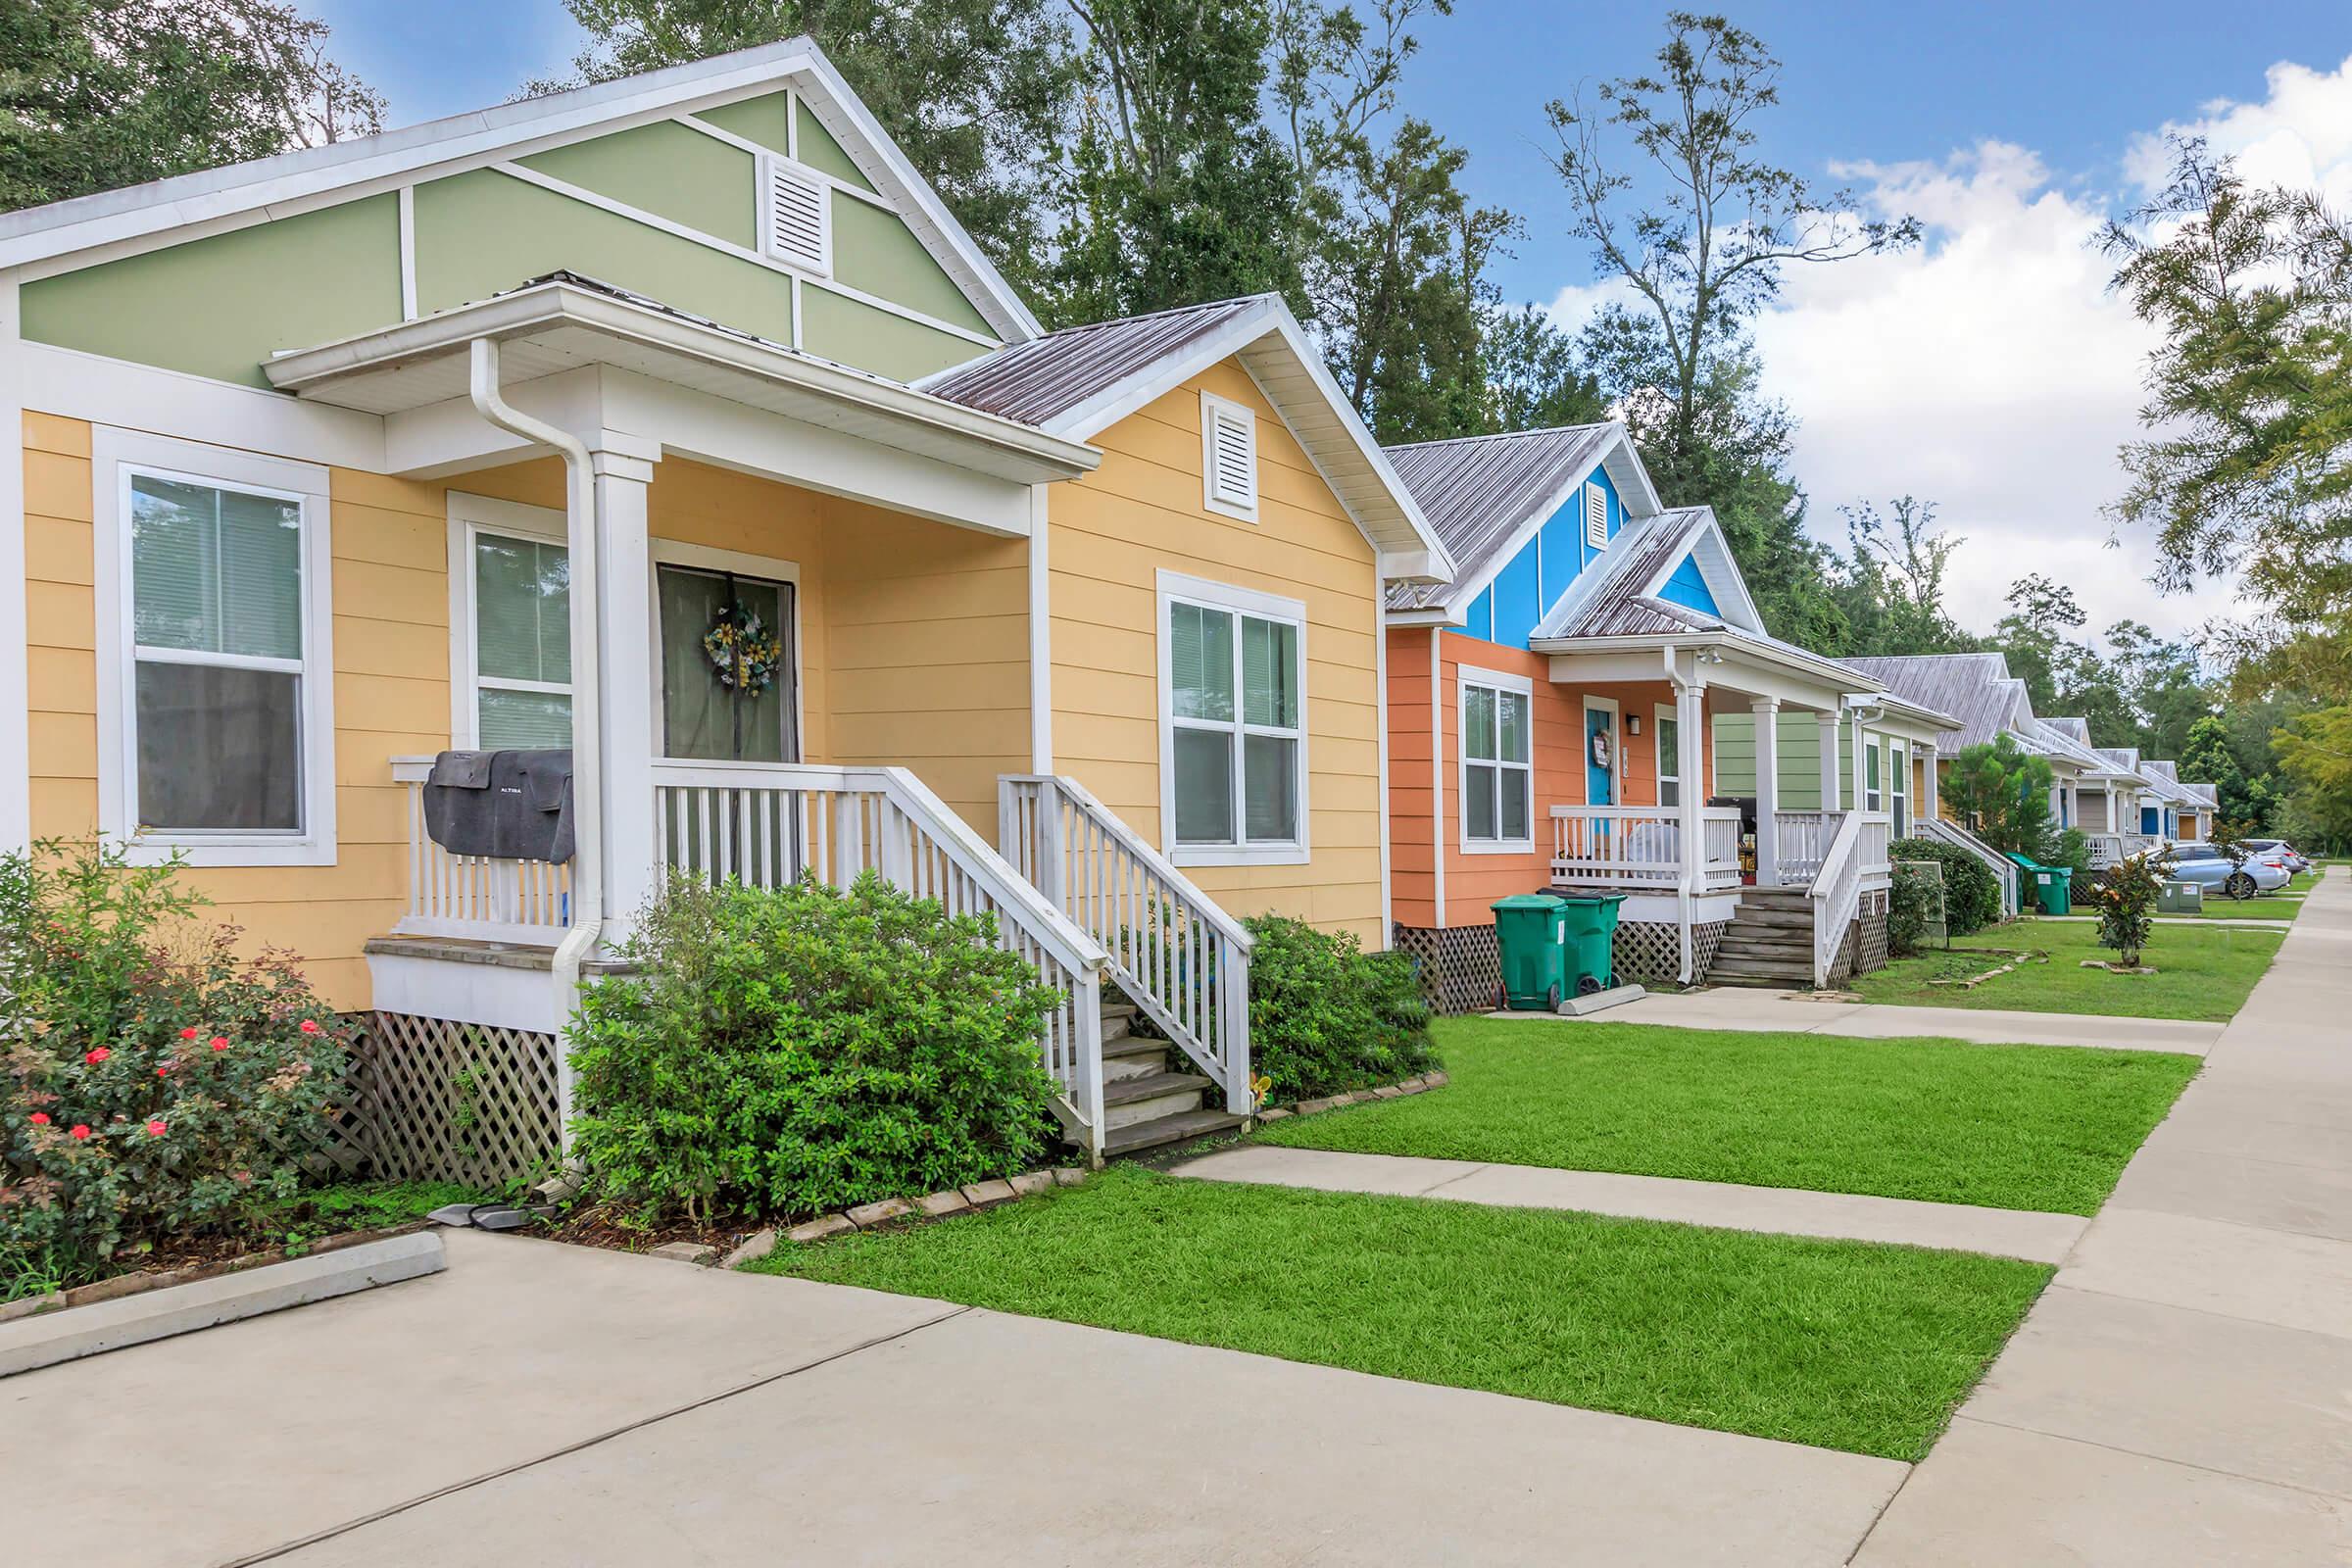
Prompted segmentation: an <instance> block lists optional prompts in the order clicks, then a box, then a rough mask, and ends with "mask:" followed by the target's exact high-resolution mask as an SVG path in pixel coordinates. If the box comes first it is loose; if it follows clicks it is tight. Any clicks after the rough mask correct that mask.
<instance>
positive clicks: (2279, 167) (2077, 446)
mask: <svg viewBox="0 0 2352 1568" xmlns="http://www.w3.org/2000/svg"><path fill="white" fill-rule="evenodd" d="M2164 131H2184V132H2188V133H2191V134H2200V135H2203V136H2204V137H2206V139H2207V140H2208V141H2209V142H2210V143H2211V144H2212V146H2213V148H2214V149H2215V150H2216V151H2217V152H2221V153H2225V154H2228V155H2230V156H2232V157H2234V158H2236V159H2237V160H2238V164H2239V168H2240V169H2241V170H2242V171H2243V172H2245V173H2246V174H2247V175H2248V176H2249V177H2250V178H2254V179H2257V180H2263V181H2278V182H2292V183H2294V184H2297V185H2301V186H2305V187H2310V186H2314V185H2317V186H2319V187H2320V188H2322V189H2324V190H2326V191H2327V193H2328V195H2329V196H2330V197H2331V198H2332V199H2334V200H2336V201H2338V202H2339V203H2342V204H2343V205H2347V206H2352V60H2347V61H2346V62H2345V63H2344V64H2343V65H2342V66H2340V67H2338V68H2337V69H2335V70H2332V71H2314V70H2311V69H2309V68H2307V67H2303V66H2296V65H2280V66H2277V67H2274V68H2273V69H2272V70H2271V72H2270V73H2269V76H2268V85H2267V95H2266V96H2265V98H2264V99H2263V100H2262V101H2261V102H2259V103H2243V104H2241V103H2230V102H2214V103H2209V104H2206V105H2204V106H2202V107H2200V108H2199V109H2198V111H2197V112H2196V115H2195V117H2194V118H2192V119H2190V120H2186V121H2182V122H2179V123H2173V124H2168V125H2167V126H2165V127H2163V128H2162V129H2161V130H2159V131H2156V132H2150V133H2148V134H2145V135H2142V136H2140V137H2137V138H2136V139H2135V140H2134V141H2133V142H2132V144H2131V152H2130V154H2129V155H2128V157H2127V158H2126V159H2125V162H2124V167H2123V169H2122V170H2121V171H2120V172H2117V171H2106V172H2094V179H2095V183H2097V184H2104V183H2106V182H2107V181H2108V180H2111V179H2114V178H2116V177H2118V175H2119V173H2120V177H2121V178H2122V179H2123V180H2125V181H2128V182H2130V184H2131V187H2133V189H2132V190H2131V192H2129V193H2127V194H2126V195H2123V196H2121V197H2118V198H2117V199H2116V200H2115V202H2114V204H2113V206H2112V208H2111V205H2110V203H2109V201H2108V200H2107V199H2106V198H2105V197H2104V196H2102V195H2100V194H2097V193H2095V192H2094V190H2093V189H2092V188H2090V187H2089V186H2086V185H2084V184H2081V183H2078V182H2076V181H2072V180H2062V179H2060V178H2058V177H2056V176H2055V175H2053V173H2052V172H2051V171H2050V170H2049V169H2048V168H2046V167H2045V166H2044V164H2043V162H2042V160H2041V159H2040V158H2039V157H2038V156H2037V155H2036V154H2034V152H2033V151H2031V150H2030V149H2027V148H2024V147H2020V146H2016V145H2014V144H2012V143H2008V142H2002V141H1998V140H1985V141H1982V142H1980V143H1978V144H1977V145H1976V146H1974V147H1971V148H1967V149H1963V150H1959V151H1955V152H1954V153H1952V154H1951V155H1950V156H1949V157H1948V158H1946V159H1944V160H1942V161H1941V162H1939V163H1910V164H1892V165H1876V164H1867V163H1865V164H1857V165H1855V166H1852V167H1850V168H1847V169H1844V170H1841V171H1839V172H1838V173H1839V177H1841V178H1844V179H1847V180H1850V181H1851V182H1853V184H1854V185H1855V186H1856V187H1857V188H1858V189H1859V190H1860V191H1861V192H1862V194H1863V197H1864V199H1865V200H1866V202H1868V203H1869V204H1870V205H1872V206H1873V207H1875V208H1877V209H1878V210H1880V211H1883V212H1886V213H1889V214H1892V213H1910V214H1912V215H1914V216H1916V217H1917V218H1919V220H1920V221H1921V222H1922V223H1923V224H1924V225H1925V227H1926V230H1927V241H1926V244H1925V245H1924V246H1922V247H1921V248H1919V249H1917V250H1914V251H1912V252H1910V253H1907V254H1903V255H1896V256H1882V257H1872V258H1869V259H1867V260H1863V261H1855V262H1845V263H1840V264H1838V265H1835V266H1828V267H1817V268H1801V269H1795V270H1791V271H1789V273H1788V275H1787V277H1786V279H1785V285H1784V296H1783V298H1782V300H1781V302H1780V304H1779V305H1778V306H1777V307H1776V308H1775V309H1774V310H1772V311H1770V312H1768V313H1766V315H1765V316H1763V317H1762V318H1761V319H1759V320H1758V322H1757V323H1756V339H1757V345H1758V348H1759V349H1760V351H1761V353H1762V356H1763V360H1764V366H1765V385H1766V388H1767V390H1768V391H1769V392H1770V393H1771V394H1772V395H1774V396H1776V397H1779V398H1781V399H1783V400H1785V401H1786V402H1787V403H1788V404H1789V408H1790V410H1791V411H1792V412H1793V413H1794V414H1795V415H1796V416H1797V417H1798V419H1799V420H1800V421H1801V423H1800V425H1799V429H1798V434H1797V450H1796V463H1795V471H1796V473H1797V476H1798V478H1799V479H1800V480H1801V481H1802V482H1803V483H1804V485H1805V487H1806V489H1807V491H1808V492H1809V494H1810V496H1811V498H1812V514H1811V520H1812V526H1813V529H1814V531H1815V532H1816V533H1817V534H1819V535H1820V536H1821V537H1823V538H1825V539H1835V540H1838V541H1839V542H1842V539H1843V532H1844V529H1843V521H1842V519H1841V518H1840V517H1839V516H1838V507H1840V506H1847V505H1853V504H1855V503H1858V502H1862V501H1874V502H1877V503H1879V504H1880V506H1881V508H1882V509H1884V507H1885V504H1886V503H1887V501H1888V500H1889V499H1891V498H1892V497H1894V496H1898V495H1902V494H1905V493H1909V494H1912V495H1916V496H1918V497H1920V498H1921V499H1923V500H1931V501H1934V502H1935V503H1936V506H1937V509H1938V513H1939V515H1940V519H1941V522H1942V525H1943V526H1944V527H1945V528H1947V529H1948V530H1950V531H1951V532H1953V533H1956V534H1961V535H1965V536H1966V538H1967V540H1968V542H1967V544H1966V545H1964V546H1963V547H1962V548H1961V549H1960V551H1959V552H1958V553H1957V554H1955V555H1954V556H1953V558H1952V564H1951V589H1952V593H1951V602H1952V604H1953V607H1954V609H1955V611H1956V613H1958V615H1959V618H1960V620H1961V622H1962V623H1963V624H1964V625H1967V626H1970V627H1972V628H1975V629H1979V630H1983V629H1986V628H1988V627H1989V626H1990V625H1991V623H1992V622H1993V621H1994V620H1995V619H1997V618H1998V617H1999V616H2000V614H2001V613H2002V612H2003V610H2004V608H2005V607H2004V606H2003V604H2002V595H2003V594H2004V593H2005V592H2006V591H2007V589H2008V586H2009V584H2010V583H2011V582H2012V581H2014V580H2015V579H2016V578H2018V577H2020V576H2022V575H2024V574H2025V573H2027V572H2029V571H2042V572H2046V573H2048V574H2049V575H2051V576H2054V577H2059V578H2061V579H2062V580H2065V581H2067V582H2069V583H2070V584H2072V585H2073V587H2074V588H2075V591H2076V594H2077V597H2078V598H2079V599H2081V601H2082V605H2083V608H2084V609H2085V610H2086V611H2087V612H2088V613H2089V614H2090V617H2091V625H2092V627H2093V628H2098V627H2103V626H2106V625H2108V624H2110V623H2112V622H2113V621H2115V620H2117V619H2119V618H2121V617H2124V616H2127V615H2129V616H2132V617H2135V618H2138V619H2142V620H2145V621H2147V622H2149V623H2150V624H2152V625H2154V626H2156V627H2157V628H2158V629H2160V630H2165V631H2173V632H2180V631H2185V630H2187V629H2189V628H2190V627H2193V626H2195V625H2196V624H2198V623H2199V622H2201V621H2203V620H2205V619H2207V618H2208V617H2210V616H2211V615H2213V614H2214V613H2217V612H2218V611H2221V610H2223V609H2224V608H2226V600H2225V595H2226V592H2227V589H2226V587H2225V586H2224V585H2215V587H2214V589H2213V590H2212V591H2210V592H2204V593H2199V594H2197V595H2194V596H2185V597H2184V596H2177V595H2176V596H2166V595H2159V594H2158V593H2157V592H2156V590H2155V589H2154V587H2153V586H2151V585H2150V584H2149V582H2148V581H2147V575H2148V557H2149V552H2150V544H2151V541H2150V539H2149V537H2148V535H2147V533H2146V532H2145V531H2144V530H2134V531H2132V532H2131V533H2130V534H2128V535H2126V536H2125V537H2123V539H2122V540H2121V542H2120V547H2119V548H2109V540H2110V537H2111V535H2112V533H2113V530H2112V528H2111V526H2110V524H2109V523H2108V521H2107V519H2106V518H2105V517H2104V515H2102V508H2104V507H2105V506H2106V505H2107V504H2108V503H2109V502H2111V501H2113V500H2114V499H2115V498H2116V497H2117V496H2118V495H2120V494H2121V493H2122V491H2123V489H2124V486H2125V482H2126V481H2125V476H2124V472H2123V469H2122V467H2121V466H2120V465H2119V464H2118V462H2117V456H2116V454H2117V449H2118V447H2119V446H2121V445H2122V444H2123V443H2124V442H2125V441H2128V440H2131V439H2132V438H2133V437H2134V436H2136V435H2137V434H2138V433H2139V421H2138V412H2137V411H2138V408H2139V404H2140V401H2141V394H2140V387H2139V377H2140V373H2141V370H2142V368H2143V367H2144V363H2145V359H2146V356H2147V353H2148V351H2149V350H2150V348H2152V347H2153V346H2154V340H2153V338H2152V336H2151V335H2150V333H2149V332H2148V331H2147V329H2146V328H2144V327H2143V326H2142V325H2141V324H2140V323H2139V322H2138V321H2137V320H2136V319H2133V317H2132V316H2131V311H2130V310H2129V309H2128V308H2127V307H2126V306H2125V304H2124V303H2123V301H2121V300H2120V299H2118V298H2116V297H2115V296H2114V295H2112V294H2110V293H2109V292H2108V291H2107V287H2106V284H2107V279H2108V276H2109V274H2110V272H2111V270H2112V265H2111V264H2110V262H2109V261H2108V260H2107V258H2105V257H2104V256H2102V255H2101V254H2100V253H2099V252H2098V250H2097V249H2096V247H2095V245H2094V244H2093V240H2094V238H2095V236H2096V234H2097V233H2098V230H2099V227H2100V225H2101V224H2102V223H2103V222H2105V221H2107V219H2108V217H2109V216H2110V214H2111V211H2113V212H2116V213H2121V212H2122V211H2124V210H2125V209H2127V208H2128V207H2129V206H2130V205H2131V203H2132V202H2134V201H2136V200H2138V199H2139V198H2140V197H2141V196H2142V195H2144V194H2146V193H2148V192H2151V191H2153V190H2154V189H2155V188H2156V187H2157V186H2159V185H2161V183H2162V181H2163V177H2164V173H2165V169H2166V166H2167V163H2168V160H2169V155H2168V152H2167V150H2166V148H2165V146H2164V144H2163V140H2162V137H2163V133H2164ZM1608 293H1609V291H1608V290H1607V289H1605V288H1602V287H1594V286H1577V287H1570V288H1566V289H1563V290H1561V292H1560V294H1559V296H1558V298H1557V299H1555V300H1554V301H1553V303H1552V305H1551V306H1550V310H1551V313H1552V315H1553V316H1554V318H1555V319H1560V320H1561V321H1562V322H1563V324H1570V325H1573V324H1576V323H1577V322H1578V321H1580V320H1581V319H1582V318H1583V316H1584V315H1585V314H1586V313H1588V312H1589V311H1590V310H1591V309H1592V307H1593V304H1594V303H1595V302H1596V301H1598V300H1599V299H1602V298H1605V297H1607V295H1608Z"/></svg>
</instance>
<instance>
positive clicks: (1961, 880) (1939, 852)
mask: <svg viewBox="0 0 2352 1568" xmlns="http://www.w3.org/2000/svg"><path fill="white" fill-rule="evenodd" d="M1888 858H1890V859H1896V860H1934V861H1936V863H1937V864H1938V865H1941V866H1942V867H1943V917H1944V921H1945V926H1946V929H1948V930H1949V931H1950V933H1951V934H1952V935H1953V936H1956V937H1964V936H1966V935H1968V934H1969V933H1970V932H1971V931H1982V930H1983V929H1984V928H1985V927H1986V926H1988V925H1990V924H1992V923H1993V922H1994V921H1996V920H1998V919H1999V918H2000V917H2001V884H2000V880H1999V879H1998V878H1997V877H1995V876H1994V875H1993V874H1992V870H1991V868H1990V867H1989V866H1987V865H1985V862H1984V861H1983V860H1980V859H1978V858H1976V857H1975V856H1973V855H1971V854H1969V853H1968V851H1966V850H1964V849H1961V848H1960V847H1959V846H1957V845H1953V844H1946V843H1944V842H1943V841H1942V840H1941V839H1897V840H1895V842H1894V844H1893V845H1892V846H1891V847H1890V849H1889V853H1888Z"/></svg>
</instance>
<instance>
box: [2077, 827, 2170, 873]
mask: <svg viewBox="0 0 2352 1568" xmlns="http://www.w3.org/2000/svg"><path fill="white" fill-rule="evenodd" d="M2089 838H2090V868H2091V869H2092V870H2093V871H2104V870H2106V869H2107V868H2108V867H2109V866H2111V865H2113V864H2115V862H2116V861H2118V860H2121V859H2125V858H2129V857H2131V856H2134V855H2144V854H2146V853H2147V852H2148V851H2150V850H2153V849H2158V848H2161V847H2162V846H2163V844H2164V840H2162V839H2160V838H2158V837H2156V836H2155V835H2154V834H2152V833H2093V834H2090V835H2089Z"/></svg>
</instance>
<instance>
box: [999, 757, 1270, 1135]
mask: <svg viewBox="0 0 2352 1568" xmlns="http://www.w3.org/2000/svg"><path fill="white" fill-rule="evenodd" d="M997 809H998V842H999V843H1000V844H1002V845H1003V846H1004V850H1005V859H1006V860H1007V861H1009V862H1010V863H1011V865H1012V867H1013V869H1014V870H1016V871H1017V872H1018V873H1019V874H1020V875H1022V876H1024V877H1026V878H1027V879H1028V880H1029V882H1030V883H1031V884H1032V885H1034V886H1035V887H1037V888H1038V889H1039V890H1040V891H1041V892H1042V893H1043V894H1044V895H1045V897H1046V898H1047V899H1048V900H1049V901H1050V902H1051V903H1052V904H1053V905H1054V907H1056V908H1058V909H1060V910H1061V911H1062V913H1064V914H1065V915H1067V916H1068V917H1069V919H1070V920H1071V921H1072V922H1073V923H1074V924H1075V925H1076V926H1077V927H1078V929H1079V930H1081V931H1083V932H1085V933H1086V935H1087V936H1089V937H1090V938H1092V939H1093V940H1094V941H1095V942H1096V943H1098V944H1100V945H1101V947H1102V948H1103V951H1104V952H1105V953H1107V954H1108V955H1109V965H1110V972H1111V974H1112V976H1113V977H1115V978H1116V980H1117V981H1118V985H1119V989H1120V990H1122V991H1124V992H1125V993H1126V994H1127V995H1128V997H1129V998H1130V999H1132V1000H1133V1001H1134V1003H1135V1005H1136V1006H1137V1007H1138V1008H1140V1009H1141V1010H1142V1012H1143V1014H1144V1016H1145V1017H1147V1018H1149V1019H1151V1020H1152V1023H1154V1024H1156V1025H1157V1026H1158V1027H1159V1029H1160V1031H1161V1032H1162V1033H1164V1034H1165V1035H1166V1036H1167V1037H1168V1039H1169V1040H1171V1041H1173V1042H1174V1043H1175V1044H1176V1045H1177V1046H1178V1047H1179V1048H1180V1049H1181V1050H1182V1051H1183V1052H1184V1054H1186V1055H1187V1056H1189V1057H1191V1058H1192V1060H1193V1061H1194V1062H1195V1063H1196V1064H1197V1065H1198V1066H1199V1067H1200V1069H1201V1071H1202V1072H1204V1073H1206V1074H1207V1075H1208V1077H1209V1078H1210V1079H1211V1080H1212V1081H1214V1082H1215V1083H1216V1085H1217V1086H1218V1087H1219V1088H1220V1089H1222V1090H1223V1091H1224V1094H1225V1105H1226V1108H1227V1109H1228V1110H1231V1111H1233V1112H1235V1113H1236V1114H1241V1115H1247V1114H1248V1113H1249V1112H1250V1109H1251V1108H1252V1107H1251V1101H1250V949H1251V947H1252V946H1254V942H1253V940H1252V938H1251V937H1250V933H1249V932H1248V931H1246V930H1244V929H1243V927H1242V924H1241V922H1240V921H1238V920H1236V919H1235V918H1234V917H1233V916H1232V915H1230V914H1227V913H1226V912H1225V911H1224V910H1223V909H1221V908H1219V907H1217V904H1216V901H1214V900H1213V899H1211V898H1210V897H1209V896H1208V895H1207V894H1205V893H1203V892H1201V890H1200V889H1199V888H1198V887H1196V886H1194V885H1193V882H1192V880H1191V879H1190V878H1188V877H1187V876H1185V874H1184V873H1183V872H1181V871H1179V870H1177V869H1176V867H1175V866H1174V865H1172V864H1170V863H1169V862H1168V860H1167V858H1166V857H1164V856H1162V855H1161V854H1160V853H1159V852H1158V851H1157V850H1155V849H1153V848H1152V847H1151V846H1150V845H1149V844H1146V843H1145V842H1144V841H1143V840H1142V839H1141V838H1139V837H1137V836H1136V833H1135V831H1134V830H1133V829H1132V828H1130V827H1128V826H1127V824H1126V823H1124V822H1122V821H1120V820H1119V818H1118V817H1117V815H1116V814H1114V813H1113V812H1112V811H1111V810H1110V809H1109V808H1107V807H1105V806H1104V805H1103V803H1102V802H1101V801H1098V800H1096V799H1095V797H1094V796H1093V795H1092V794H1091V793H1089V792H1088V790H1087V789H1086V786H1084V785H1082V784H1080V783H1079V782H1078V781H1077V780H1076V779H1073V778H1068V777H1063V776H1059V775H1055V774H1045V773H1018V774H1006V775H1005V776H1004V777H1003V778H1001V779H999V780H998V783H997Z"/></svg>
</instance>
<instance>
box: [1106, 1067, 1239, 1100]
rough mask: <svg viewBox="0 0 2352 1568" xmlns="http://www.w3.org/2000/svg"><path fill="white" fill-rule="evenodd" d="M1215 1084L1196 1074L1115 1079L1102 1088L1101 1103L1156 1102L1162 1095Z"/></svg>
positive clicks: (1154, 1074) (1150, 1074)
mask: <svg viewBox="0 0 2352 1568" xmlns="http://www.w3.org/2000/svg"><path fill="white" fill-rule="evenodd" d="M1215 1082H1216V1081H1215V1080H1214V1079H1210V1078H1203V1077H1201V1074H1199V1073H1197V1072H1148V1073H1145V1074H1143V1075H1142V1076H1140V1077H1136V1078H1116V1079H1113V1080H1112V1081H1110V1082H1109V1083H1106V1084H1104V1085H1103V1104H1105V1105H1124V1104H1127V1103H1130V1102H1132V1101H1137V1100H1157V1099H1158V1098H1159V1097H1160V1096H1162V1095H1180V1094H1183V1093H1185V1092H1186V1091H1188V1090H1195V1089H1210V1088H1214V1087H1215Z"/></svg>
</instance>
